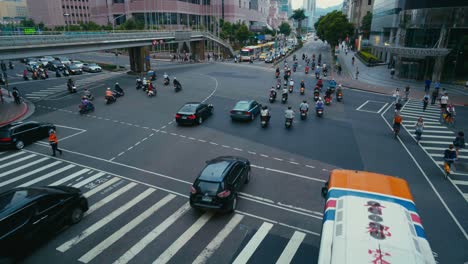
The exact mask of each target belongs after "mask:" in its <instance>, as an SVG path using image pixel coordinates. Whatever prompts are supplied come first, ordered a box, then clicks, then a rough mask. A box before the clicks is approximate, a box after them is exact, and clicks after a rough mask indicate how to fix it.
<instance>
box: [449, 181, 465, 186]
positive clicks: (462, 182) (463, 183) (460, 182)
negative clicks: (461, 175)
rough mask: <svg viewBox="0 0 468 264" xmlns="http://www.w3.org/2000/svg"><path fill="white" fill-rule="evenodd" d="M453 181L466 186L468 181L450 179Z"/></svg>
mask: <svg viewBox="0 0 468 264" xmlns="http://www.w3.org/2000/svg"><path fill="white" fill-rule="evenodd" d="M452 182H453V183H455V184H458V185H467V186H468V181H454V180H452Z"/></svg>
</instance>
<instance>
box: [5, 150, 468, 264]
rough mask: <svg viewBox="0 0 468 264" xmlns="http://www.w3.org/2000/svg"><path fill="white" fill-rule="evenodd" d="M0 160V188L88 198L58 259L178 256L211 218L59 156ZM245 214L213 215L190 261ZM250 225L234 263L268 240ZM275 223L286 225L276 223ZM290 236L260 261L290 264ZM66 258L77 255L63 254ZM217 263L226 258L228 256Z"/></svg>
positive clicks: (161, 259)
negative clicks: (62, 191) (161, 242)
mask: <svg viewBox="0 0 468 264" xmlns="http://www.w3.org/2000/svg"><path fill="white" fill-rule="evenodd" d="M0 159H2V160H3V161H4V163H0V178H2V181H0V188H1V187H5V188H8V187H10V185H13V186H15V185H14V184H15V183H17V182H20V181H22V180H26V181H27V182H25V183H22V184H19V185H18V186H19V187H26V186H45V185H51V186H57V185H68V186H73V187H75V188H80V189H81V190H82V192H83V196H84V197H86V198H88V201H89V209H88V211H87V212H85V215H84V217H85V220H86V219H87V220H88V221H82V222H81V223H79V224H77V225H76V227H75V228H78V230H79V231H78V232H77V233H75V234H74V236H72V237H69V238H67V239H66V240H64V241H62V242H61V244H58V245H56V246H55V247H54V248H55V250H57V251H59V252H61V253H60V254H63V255H64V256H63V257H64V262H67V261H76V260H78V261H80V262H82V263H92V262H97V261H98V260H99V261H102V260H101V258H108V257H111V258H112V259H114V260H116V261H115V262H114V263H128V262H135V261H136V260H137V258H138V257H139V256H137V255H138V254H140V253H143V252H144V254H145V258H146V257H148V256H149V258H150V259H151V258H152V259H155V261H154V263H168V262H173V261H174V260H173V257H174V256H176V254H177V255H179V254H182V253H184V251H185V250H188V245H189V243H197V244H198V242H195V240H197V238H198V237H201V236H204V235H205V234H206V232H202V230H205V228H211V227H210V226H209V225H208V223H210V221H212V219H213V218H214V217H212V216H213V215H214V213H212V212H208V213H205V214H203V215H201V216H200V217H197V216H196V215H194V214H187V212H189V210H190V209H191V207H190V205H189V203H188V202H185V203H184V204H183V205H182V206H181V207H179V208H177V209H175V210H172V209H170V211H169V212H167V213H165V214H167V215H163V214H160V213H159V212H162V211H163V210H162V209H163V208H166V207H170V205H171V204H172V205H173V204H176V202H177V201H179V202H180V200H177V199H184V200H185V201H186V199H187V198H186V197H180V196H178V195H175V194H171V193H166V194H165V195H164V196H161V198H160V199H158V200H156V201H154V202H153V201H151V202H150V203H148V201H149V200H148V199H150V198H152V197H156V196H153V195H152V194H153V193H154V192H155V191H156V189H155V188H148V186H145V185H144V184H140V183H137V182H133V181H131V180H128V179H124V178H121V177H117V176H112V175H109V173H106V172H103V171H99V170H96V169H92V168H89V167H82V166H80V165H78V164H75V163H73V164H70V163H68V162H67V161H64V160H56V159H54V158H51V157H47V156H43V155H41V154H35V153H31V152H29V151H27V150H26V151H17V152H4V153H0ZM467 179H468V177H467ZM461 184H463V183H461ZM13 186H12V187H13ZM0 191H3V190H0ZM160 192H163V191H160ZM129 197H130V198H129ZM143 204H145V205H143ZM146 204H149V205H146ZM133 210H141V213H139V214H138V215H135V216H134V217H131V218H130V219H129V220H128V221H127V222H125V223H123V224H121V225H116V224H115V223H116V221H117V218H118V219H119V220H118V221H120V219H123V218H122V215H125V214H131V212H132V211H133ZM98 211H99V213H101V212H106V213H105V214H104V215H102V216H101V215H99V214H98ZM166 211H167V209H166V210H165V212H166ZM91 214H92V215H91ZM152 217H158V218H160V220H162V222H161V223H159V224H158V225H155V226H152V227H148V226H146V225H148V224H145V226H143V224H144V223H147V222H148V219H150V218H152ZM247 217H248V216H247ZM245 218H246V215H244V214H239V213H235V214H233V216H232V217H231V218H230V219H225V220H222V219H219V218H217V219H216V222H217V223H219V221H225V222H224V223H223V225H222V226H221V227H220V230H219V232H217V233H212V235H210V236H212V237H210V238H206V240H205V241H207V242H206V243H207V245H203V247H202V250H201V252H200V253H199V255H198V256H197V257H196V258H195V259H194V261H193V263H195V264H201V263H207V262H212V260H210V259H211V258H212V257H213V256H214V257H215V258H219V257H220V256H219V255H220V254H216V255H215V252H217V251H220V252H221V251H222V250H224V248H223V247H227V246H228V245H227V244H228V243H226V245H225V244H224V241H227V240H229V238H230V236H235V235H236V234H237V229H238V228H240V224H241V222H242V221H244V220H245ZM90 219H92V220H91V222H89V221H90ZM188 219H192V220H189V221H192V222H190V224H189V226H188V228H187V229H186V230H184V232H183V233H182V234H180V235H177V236H175V237H174V236H173V234H171V232H166V231H168V230H169V229H170V228H171V227H172V226H174V225H175V224H176V223H177V222H181V223H186V221H187V220H188ZM252 219H255V218H252ZM150 224H151V223H150ZM216 225H217V224H216ZM250 225H252V224H250ZM255 225H257V226H252V227H250V228H252V230H257V231H256V232H255V233H254V235H253V237H252V238H251V239H250V240H249V241H248V243H247V244H246V246H245V247H243V248H240V250H239V252H240V253H239V254H238V255H237V256H233V258H234V259H235V260H234V263H246V262H248V261H249V259H251V257H252V256H253V254H254V253H255V252H256V251H257V250H260V249H262V245H263V246H265V247H266V246H267V244H268V243H265V244H264V243H262V242H263V241H264V240H266V238H267V237H268V234H269V232H271V230H272V228H273V226H274V225H273V224H272V223H268V222H264V220H261V219H256V222H255ZM148 228H149V229H148ZM278 228H286V227H280V225H278ZM109 229H112V231H111V232H109ZM142 229H148V231H147V232H144V233H141V232H139V231H140V230H142ZM104 232H107V233H106V234H108V235H106V236H103V235H102V234H103V233H104ZM138 233H141V236H139V237H137V240H135V241H136V242H134V243H133V244H125V243H122V240H125V239H126V238H127V237H129V235H130V234H132V236H134V235H135V234H138ZM291 235H292V236H291V237H289V238H288V239H289V240H284V241H285V242H284V243H283V248H284V250H283V251H282V252H281V256H280V257H279V258H278V259H277V260H276V259H271V260H268V261H266V262H269V263H272V262H273V263H274V262H275V261H276V263H290V262H291V261H292V259H293V258H294V256H295V254H296V253H297V252H298V249H299V247H300V246H301V245H305V243H304V239H305V238H306V234H305V233H303V232H300V231H294V232H293V233H291ZM163 237H164V239H172V241H170V243H168V245H169V246H167V247H166V248H163V249H161V251H158V252H162V253H160V254H157V255H154V253H152V251H154V248H152V247H151V246H150V245H151V244H152V243H155V242H156V243H157V239H163ZM284 238H286V237H284ZM191 241H193V242H191ZM208 241H209V242H208ZM117 244H118V248H119V249H118V250H117V251H114V250H113V249H114V247H116V246H117ZM122 246H124V248H122ZM75 248H76V251H75ZM71 249H74V250H71ZM262 250H264V249H262ZM77 252H79V253H77ZM301 252H302V251H301ZM148 254H149V255H148ZM221 256H222V254H221ZM70 257H71V258H78V259H69V258H70ZM221 262H223V263H224V262H231V260H230V259H229V260H223V261H221Z"/></svg>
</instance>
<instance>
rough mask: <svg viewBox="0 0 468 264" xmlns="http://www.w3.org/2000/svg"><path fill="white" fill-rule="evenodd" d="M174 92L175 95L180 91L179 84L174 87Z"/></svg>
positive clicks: (180, 86)
mask: <svg viewBox="0 0 468 264" xmlns="http://www.w3.org/2000/svg"><path fill="white" fill-rule="evenodd" d="M174 91H175V92H176V93H177V92H180V91H182V85H180V84H178V85H174Z"/></svg>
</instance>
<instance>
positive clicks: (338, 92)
mask: <svg viewBox="0 0 468 264" xmlns="http://www.w3.org/2000/svg"><path fill="white" fill-rule="evenodd" d="M342 88H343V87H342V86H341V84H339V85H338V88H336V96H338V95H339V94H341V96H343V90H342Z"/></svg>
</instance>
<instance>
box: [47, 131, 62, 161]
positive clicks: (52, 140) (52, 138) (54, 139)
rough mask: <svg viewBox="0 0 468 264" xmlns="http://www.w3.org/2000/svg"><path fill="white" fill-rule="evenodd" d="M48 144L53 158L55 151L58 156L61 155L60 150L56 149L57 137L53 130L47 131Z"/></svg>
mask: <svg viewBox="0 0 468 264" xmlns="http://www.w3.org/2000/svg"><path fill="white" fill-rule="evenodd" d="M49 144H50V146H51V147H52V156H54V157H55V152H56V151H58V152H59V153H60V155H62V150H61V149H59V148H58V140H57V135H56V134H55V130H53V129H51V130H50V131H49Z"/></svg>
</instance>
